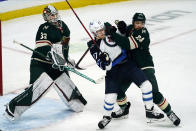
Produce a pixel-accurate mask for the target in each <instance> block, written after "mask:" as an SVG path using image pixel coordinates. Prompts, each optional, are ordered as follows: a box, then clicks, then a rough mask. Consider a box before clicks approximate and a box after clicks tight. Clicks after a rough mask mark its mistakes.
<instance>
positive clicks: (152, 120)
mask: <svg viewBox="0 0 196 131" xmlns="http://www.w3.org/2000/svg"><path fill="white" fill-rule="evenodd" d="M165 120H166V119H165V118H162V119H149V118H147V120H146V121H147V123H148V124H153V123H158V122H164V121H165Z"/></svg>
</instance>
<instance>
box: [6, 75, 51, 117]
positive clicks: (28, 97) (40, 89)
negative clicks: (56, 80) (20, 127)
mask: <svg viewBox="0 0 196 131" xmlns="http://www.w3.org/2000/svg"><path fill="white" fill-rule="evenodd" d="M52 84H53V80H52V79H51V78H50V77H49V76H48V75H47V74H46V73H42V74H41V76H40V77H39V78H38V79H37V80H36V81H35V82H34V83H33V84H31V85H30V86H29V88H27V89H26V90H25V91H24V92H23V93H21V94H20V95H18V96H16V97H15V98H14V99H12V100H11V101H10V102H9V103H8V104H6V113H7V114H11V115H12V116H13V117H14V119H16V118H18V117H20V116H21V114H22V113H24V112H25V111H26V110H27V109H29V108H30V107H31V106H32V105H33V104H35V103H36V102H37V101H38V100H39V99H40V98H41V97H42V96H43V95H44V94H46V92H47V91H48V90H49V89H50V87H51V86H52ZM7 118H8V117H7ZM8 119H9V118H8Z"/></svg>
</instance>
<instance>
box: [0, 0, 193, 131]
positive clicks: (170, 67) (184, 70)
mask: <svg viewBox="0 0 196 131" xmlns="http://www.w3.org/2000/svg"><path fill="white" fill-rule="evenodd" d="M195 5H196V1H193V0H191V1H189V0H184V1H183V0H180V1H175V0H173V1H169V0H168V1H138V2H137V1H133V2H132V1H129V2H122V3H116V4H108V5H99V6H89V7H85V8H80V9H76V10H75V11H76V13H77V14H78V15H79V17H80V19H81V20H82V21H83V23H84V25H85V26H86V27H87V28H88V23H89V22H90V21H91V20H92V19H101V20H103V21H109V22H111V23H112V24H114V20H116V19H119V20H125V21H126V22H127V23H131V18H132V15H133V14H134V13H135V12H144V13H145V14H146V17H147V19H148V21H147V28H148V30H149V31H150V36H151V44H152V45H151V53H152V55H153V58H154V63H155V69H156V77H157V80H158V84H159V88H160V91H161V92H162V93H163V95H164V96H165V97H166V98H167V100H168V101H169V102H170V104H171V106H172V109H173V110H174V111H175V112H176V114H178V115H179V117H180V118H181V120H182V123H181V125H180V126H179V127H173V126H172V124H171V123H170V122H169V120H167V121H166V122H163V123H160V124H154V125H147V124H146V119H145V112H144V106H143V102H142V98H141V93H140V90H139V89H138V88H137V87H136V86H135V85H132V86H131V87H130V88H129V90H128V91H127V96H128V100H130V101H131V103H132V106H131V109H130V114H129V118H128V119H125V120H113V121H112V122H111V123H110V124H109V125H108V126H107V127H106V129H105V130H107V131H119V130H122V131H130V130H133V131H165V130H167V131H194V130H195V127H196V126H195V118H196V105H195V99H196V96H195V91H196V89H195V85H194V83H195V78H196V75H195V73H196V68H195V67H196V60H195V59H196V58H195V57H196V45H195V39H194V38H195V36H196V24H195V23H196V6H195ZM60 15H61V18H62V20H64V21H65V22H66V23H67V25H68V26H69V28H70V30H71V41H70V44H71V49H70V51H71V54H70V56H72V57H73V58H74V59H75V60H76V61H77V60H79V58H80V57H81V55H82V54H83V53H84V51H85V50H86V48H87V47H86V41H87V40H89V38H88V35H87V33H86V32H85V31H84V29H83V28H82V26H81V25H80V24H79V22H78V21H77V19H76V18H75V16H74V15H73V13H72V12H71V11H70V10H67V11H60ZM150 20H151V21H150ZM41 23H43V20H42V16H41V15H34V16H28V17H24V18H18V19H14V20H10V21H6V22H3V23H2V25H3V30H2V34H3V84H4V93H5V94H8V93H9V92H12V91H15V90H18V89H20V88H24V87H26V86H27V85H28V81H29V63H30V57H31V55H30V51H28V50H26V49H24V48H23V47H20V46H18V45H14V44H13V42H12V41H13V40H14V39H15V40H18V41H21V42H23V43H24V44H26V45H27V46H29V47H31V48H34V44H35V42H34V40H35V35H36V31H37V29H38V27H39V25H40V24H41ZM24 52H27V53H24ZM80 66H82V67H87V69H86V70H84V71H81V72H82V73H84V74H86V75H88V76H89V77H92V78H93V79H97V78H99V77H101V76H102V75H103V74H104V71H102V70H101V69H99V68H98V67H97V66H96V65H95V62H94V61H93V59H92V58H91V56H90V55H89V54H87V56H86V57H85V58H84V59H83V61H82V62H81V64H80ZM71 78H72V80H73V81H74V83H75V84H76V85H77V86H78V88H79V89H80V91H81V92H82V94H83V96H84V97H85V98H86V99H87V100H88V104H87V106H86V107H85V110H84V112H82V113H79V114H76V113H73V115H71V116H69V117H66V118H65V119H63V120H62V121H61V122H57V123H53V124H51V125H49V126H46V127H43V128H38V129H37V128H35V129H34V128H33V129H32V130H36V131H38V130H40V131H54V130H58V131H65V130H69V131H76V130H80V131H95V130H98V127H97V123H98V121H99V120H100V119H101V118H102V114H103V99H104V83H102V84H99V85H95V84H93V83H90V82H89V81H87V80H85V79H83V78H81V77H79V76H77V75H75V74H71ZM3 97H6V96H3ZM45 97H50V98H55V99H58V96H57V95H56V93H55V91H54V90H51V91H50V92H49V94H47V96H45ZM0 99H1V98H0ZM35 106H36V105H35ZM47 108H48V107H47ZM37 112H40V114H43V112H44V111H43V110H38V111H37ZM29 113H31V112H29ZM1 119H2V117H0V120H1ZM26 122H28V119H27V120H26ZM10 124H11V123H10ZM0 127H1V126H0ZM8 127H9V125H8ZM0 129H1V128H0Z"/></svg>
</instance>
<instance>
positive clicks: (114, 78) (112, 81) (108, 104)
mask: <svg viewBox="0 0 196 131" xmlns="http://www.w3.org/2000/svg"><path fill="white" fill-rule="evenodd" d="M118 72H119V69H118V68H115V69H112V70H110V71H107V72H106V77H105V99H104V114H103V119H102V120H101V121H99V123H98V126H99V128H100V129H103V128H104V127H105V126H106V125H107V124H108V123H109V122H110V121H111V119H112V117H111V114H112V111H113V108H114V104H115V103H116V99H117V92H118V88H119V82H118V81H119V78H118V76H119V75H118Z"/></svg>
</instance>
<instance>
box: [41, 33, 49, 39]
mask: <svg viewBox="0 0 196 131" xmlns="http://www.w3.org/2000/svg"><path fill="white" fill-rule="evenodd" d="M40 39H41V40H42V39H45V40H47V33H43V32H41V37H40Z"/></svg>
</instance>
